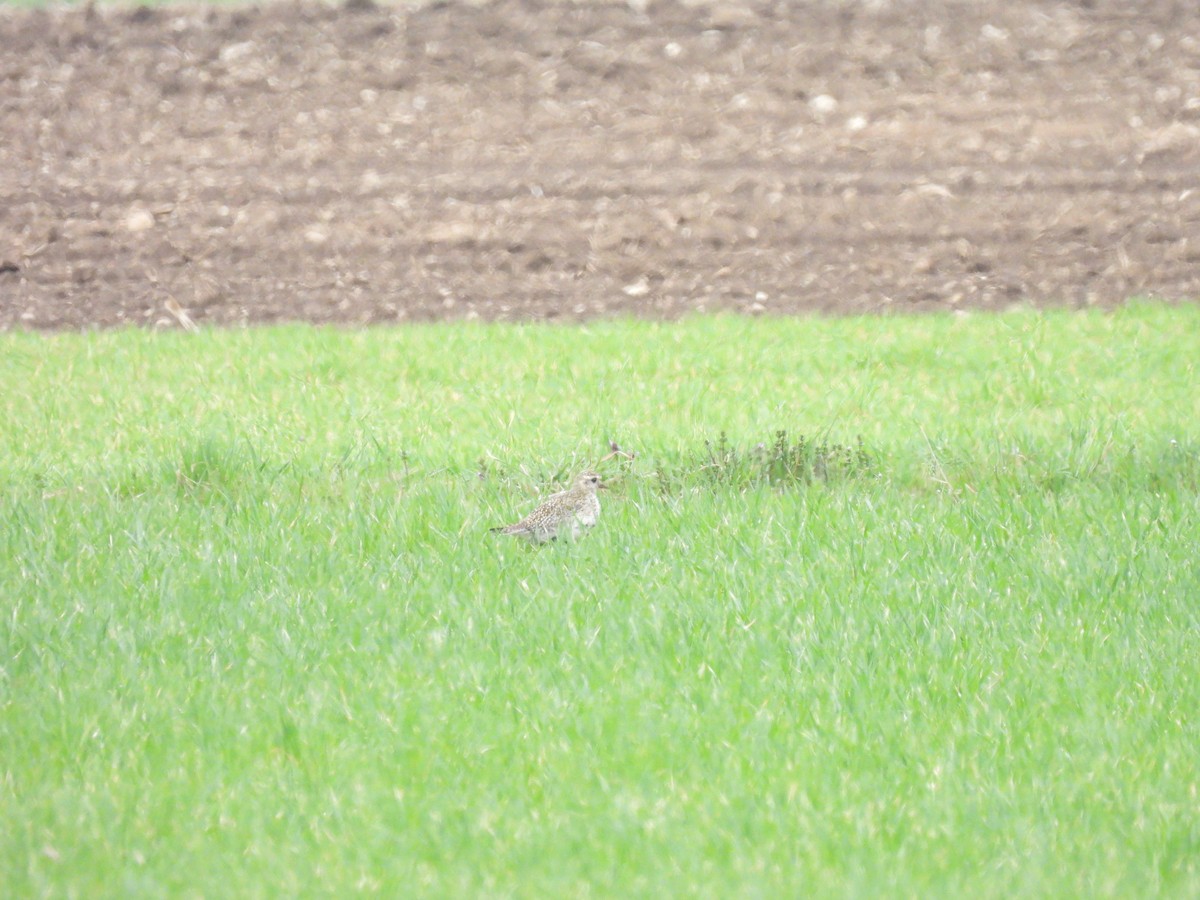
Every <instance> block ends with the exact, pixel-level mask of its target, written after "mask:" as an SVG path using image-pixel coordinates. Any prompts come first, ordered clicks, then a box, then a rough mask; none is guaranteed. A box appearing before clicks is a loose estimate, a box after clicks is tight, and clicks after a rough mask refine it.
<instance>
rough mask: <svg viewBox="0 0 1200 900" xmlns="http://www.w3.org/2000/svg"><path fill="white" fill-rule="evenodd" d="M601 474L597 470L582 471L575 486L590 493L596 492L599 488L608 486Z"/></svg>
mask: <svg viewBox="0 0 1200 900" xmlns="http://www.w3.org/2000/svg"><path fill="white" fill-rule="evenodd" d="M607 487H608V485H606V484H605V483H604V482H603V481H601V480H600V476H599V475H597V474H596V473H595V472H581V473H580V474H579V477H578V478H576V479H575V488H576V489H577V490H581V491H587V492H588V493H590V494H594V493H596V491H597V490H600V489H603V488H607Z"/></svg>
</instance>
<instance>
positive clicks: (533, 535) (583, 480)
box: [492, 472, 604, 544]
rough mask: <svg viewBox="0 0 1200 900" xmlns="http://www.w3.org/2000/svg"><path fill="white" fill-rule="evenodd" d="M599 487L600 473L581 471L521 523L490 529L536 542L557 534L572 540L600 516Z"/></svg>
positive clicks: (538, 542) (549, 538)
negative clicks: (563, 488)
mask: <svg viewBox="0 0 1200 900" xmlns="http://www.w3.org/2000/svg"><path fill="white" fill-rule="evenodd" d="M602 487H604V483H603V482H602V481H601V480H600V476H599V475H597V474H596V473H595V472H583V473H582V474H580V475H579V477H578V478H576V479H575V483H574V484H572V485H571V487H570V488H569V489H568V490H565V491H560V492H559V493H557V494H552V495H551V496H550V497H548V498H547V499H546V501H545V502H544V503H542V504H541V505H540V506H539V507H538V508H537V509H535V510H534V511H533V512H531V513H530V514H529V515H527V516H526V517H525V518H523V519H522V520H521V521H520V522H517V523H516V524H514V525H505V526H502V527H500V528H493V529H492V531H495V532H498V533H500V534H511V535H513V536H514V537H522V538H526V539H527V540H530V541H533V542H534V543H537V544H542V543H545V542H546V541H553V540H555V539H556V538H559V537H569V538H571V539H572V540H573V539H575V538H577V537H579V535H581V534H582V533H583V530H584V529H585V528H591V527H592V526H593V525H595V524H596V521H597V520H598V519H599V518H600V498H599V497H597V496H596V491H597V490H599V489H600V488H602Z"/></svg>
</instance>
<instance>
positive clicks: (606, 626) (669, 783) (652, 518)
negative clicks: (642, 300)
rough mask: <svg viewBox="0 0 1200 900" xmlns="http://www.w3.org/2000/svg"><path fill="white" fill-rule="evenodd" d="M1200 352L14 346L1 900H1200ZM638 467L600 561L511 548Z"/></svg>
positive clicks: (870, 329) (691, 333)
mask: <svg viewBox="0 0 1200 900" xmlns="http://www.w3.org/2000/svg"><path fill="white" fill-rule="evenodd" d="M1197 360H1200V309H1198V308H1197V307H1194V306H1184V307H1178V308H1168V307H1161V306H1153V305H1133V306H1130V307H1128V308H1126V309H1123V310H1120V311H1117V312H1115V313H1112V314H1107V315H1103V314H1086V313H1071V312H1055V313H1033V312H1030V313H1018V314H1010V315H1003V316H970V317H963V318H950V317H928V318H913V319H905V318H887V319H885V318H873V319H839V320H824V319H811V320H803V319H801V320H768V319H754V320H750V319H737V318H696V319H691V320H688V321H685V322H683V323H680V324H651V323H640V322H605V323H599V324H593V325H590V326H587V327H545V326H536V327H535V326H528V327H516V326H502V325H496V326H483V325H461V324H460V325H449V324H447V325H430V326H425V327H411V328H404V329H397V330H383V329H381V330H370V331H354V332H348V331H337V330H321V329H314V328H309V327H282V328H271V329H265V330H254V331H243V332H200V333H197V334H174V333H172V334H165V333H164V334H151V333H147V332H142V331H123V332H106V333H98V334H85V335H72V334H59V335H53V336H45V335H28V334H7V335H2V336H0V421H3V423H4V425H3V429H2V430H0V598H2V599H0V603H2V608H0V613H2V615H0V821H2V822H3V823H4V825H3V828H2V829H0V883H2V884H4V885H5V888H4V893H5V894H6V895H8V896H36V895H51V896H87V897H96V896H123V897H124V896H162V895H171V896H178V895H187V896H262V897H267V896H282V895H312V896H317V895H326V896H334V895H336V896H344V895H348V894H351V893H354V892H357V891H363V892H370V891H380V892H382V893H384V894H388V895H393V896H395V895H400V894H406V895H407V894H428V895H444V896H448V895H455V896H462V895H488V896H493V895H501V896H510V895H511V896H580V895H596V896H665V895H675V896H681V895H699V896H722V897H724V896H762V897H768V896H808V895H817V896H831V895H832V896H845V895H850V896H863V897H875V896H880V895H882V894H886V895H908V896H935V895H936V896H963V895H964V894H966V893H967V892H970V893H971V894H972V895H974V896H982V897H1011V896H1029V895H1035V896H1056V897H1061V896H1080V897H1094V896H1098V895H1125V896H1142V897H1144V896H1150V895H1162V896H1180V897H1184V896H1196V895H1197V894H1198V893H1200V798H1198V796H1197V785H1198V783H1200V765H1198V763H1197V760H1198V758H1200V756H1198V754H1197V747H1200V727H1198V725H1197V716H1196V710H1198V709H1200V621H1198V620H1200V613H1198V609H1200V607H1198V605H1197V598H1200V566H1198V565H1197V556H1198V552H1197V545H1198V540H1200V458H1198V451H1200V391H1198V390H1197V388H1198V385H1200V379H1198V371H1197ZM781 430H782V431H785V432H786V437H785V438H784V439H783V441H782V443H781V442H780V441H779V439H778V438H777V437H776V434H777V432H779V431H781ZM722 434H723V435H725V437H724V439H722V437H721V436H722ZM610 439H615V440H617V441H619V442H620V443H621V445H622V446H623V447H625V448H626V449H629V450H634V451H636V452H637V454H638V456H637V459H635V460H633V461H632V462H622V463H619V464H618V463H616V462H615V461H614V462H612V463H608V464H606V466H605V467H604V469H603V471H604V472H605V474H606V477H607V478H608V479H609V480H610V482H611V483H612V486H613V490H612V491H610V492H609V495H607V496H605V497H604V498H603V500H604V503H605V513H604V517H603V518H602V520H601V522H600V524H599V526H598V527H597V528H596V529H595V530H594V531H593V532H592V533H591V534H590V535H588V536H587V537H586V538H585V539H584V540H582V541H580V542H578V543H574V544H572V543H566V544H553V545H548V546H546V547H544V548H540V549H532V548H529V547H526V546H525V545H522V544H517V543H512V542H507V541H504V540H501V539H499V538H497V536H495V535H491V534H489V533H488V531H487V528H488V527H489V526H491V525H495V524H500V523H503V522H505V521H509V520H511V518H512V517H513V516H514V515H516V514H519V513H522V512H524V511H527V510H528V509H529V508H530V507H531V505H532V504H533V503H534V502H535V501H536V498H537V496H538V494H539V492H545V491H548V490H550V489H552V488H553V487H554V485H555V484H556V483H558V482H561V481H563V480H565V479H566V478H568V477H569V475H570V474H571V473H572V472H573V471H575V470H577V469H580V468H583V467H585V466H588V465H591V464H594V463H595V461H596V460H597V458H598V457H600V456H601V455H602V454H603V453H604V452H605V451H606V442H607V441H608V440H610ZM802 439H803V440H802ZM860 440H861V444H860V443H859V442H860ZM759 443H762V444H763V445H764V446H763V447H762V448H761V449H757V450H756V449H755V447H756V445H757V444H759ZM843 446H844V447H847V448H850V453H849V455H848V456H845V455H842V454H840V453H839V452H838V448H839V447H843Z"/></svg>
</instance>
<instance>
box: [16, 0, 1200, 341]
mask: <svg viewBox="0 0 1200 900" xmlns="http://www.w3.org/2000/svg"><path fill="white" fill-rule="evenodd" d="M1135 295H1153V296H1160V297H1165V298H1170V299H1185V298H1196V297H1200V4H1196V3H1194V2H1193V0H1177V2H1171V0H1148V2H1139V3H1135V2H1132V0H1129V2H1113V0H1078V2H1035V0H1015V2H1009V0H976V2H954V0H930V2H915V0H914V2H904V0H895V2H888V0H875V2H849V0H841V2H838V0H813V2H806V3H805V2H801V3H793V2H784V0H772V2H751V3H743V2H725V0H712V2H677V0H657V2H656V0H649V2H639V0H632V2H630V3H611V2H601V0H595V2H584V3H568V2H562V0H498V2H474V3H468V2H465V0H463V2H451V3H439V4H430V5H425V6H423V7H412V6H407V7H377V6H375V5H374V4H373V3H372V2H371V0H349V2H347V3H346V4H345V5H344V6H342V7H339V8H334V7H331V6H321V5H312V4H309V3H302V4H299V5H284V4H280V5H269V6H263V7H256V8H229V7H218V8H205V9H197V8H192V7H160V8H153V9H152V8H139V9H133V10H130V9H124V10H122V9H108V8H99V9H92V8H87V9H81V8H74V9H57V10H34V11H30V10H21V9H13V8H0V328H3V329H9V328H14V327H17V328H21V327H24V328H80V327H86V326H92V325H100V326H111V325H118V324H122V323H136V324H148V325H155V324H166V325H171V326H175V325H177V324H178V322H179V320H181V319H182V320H194V321H196V322H198V323H222V324H223V323H240V322H270V321H278V320H284V319H303V320H308V321H314V322H347V323H363V322H387V321H395V320H406V319H409V320H411V319H434V318H446V317H474V316H479V317H482V318H487V319H496V318H504V319H515V318H553V317H560V318H567V319H576V318H584V317H589V316H595V315H609V314H618V313H626V314H637V315H646V316H667V317H670V316H675V315H678V314H681V313H683V312H686V311H689V310H718V309H726V310H740V311H755V312H759V311H765V312H772V313H776V312H777V313H790V312H801V311H812V310H821V311H836V312H842V311H846V312H857V311H884V310H910V309H950V308H962V309H991V308H1003V307H1006V306H1009V305H1011V304H1014V303H1025V302H1031V303H1036V304H1043V303H1065V304H1072V305H1086V304H1101V305H1109V304H1114V303H1118V302H1120V301H1122V300H1125V299H1126V298H1128V297H1130V296H1135ZM171 310H174V312H171Z"/></svg>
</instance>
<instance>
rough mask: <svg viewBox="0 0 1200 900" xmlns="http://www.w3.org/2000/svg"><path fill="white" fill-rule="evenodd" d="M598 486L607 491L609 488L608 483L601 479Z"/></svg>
mask: <svg viewBox="0 0 1200 900" xmlns="http://www.w3.org/2000/svg"><path fill="white" fill-rule="evenodd" d="M596 487H598V488H599V489H600V490H602V491H607V490H608V485H607V484H605V483H604V482H603V481H601V482H598V483H597V484H596Z"/></svg>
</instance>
